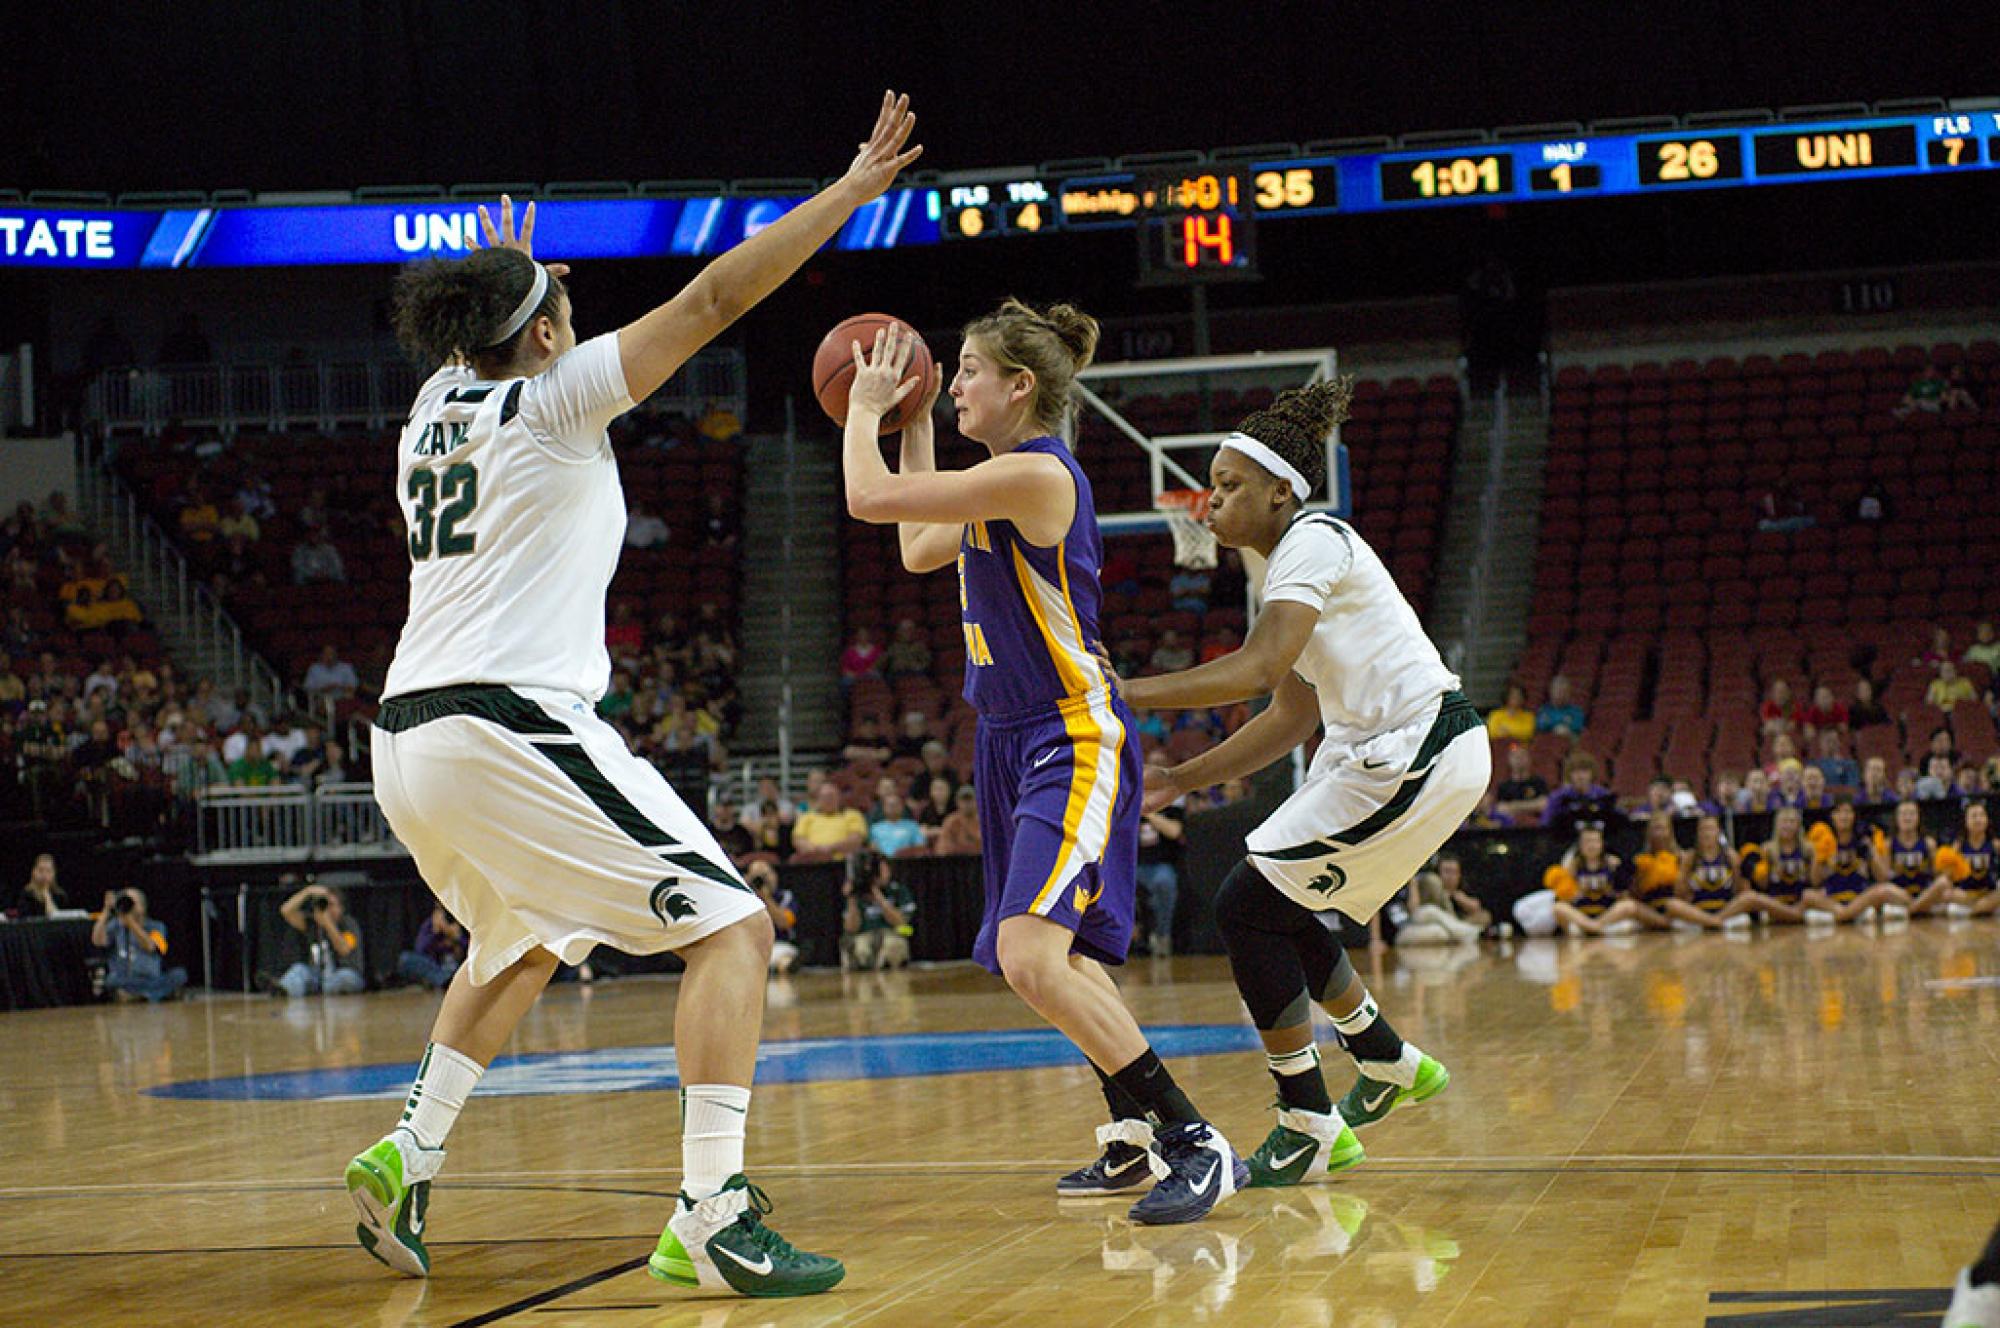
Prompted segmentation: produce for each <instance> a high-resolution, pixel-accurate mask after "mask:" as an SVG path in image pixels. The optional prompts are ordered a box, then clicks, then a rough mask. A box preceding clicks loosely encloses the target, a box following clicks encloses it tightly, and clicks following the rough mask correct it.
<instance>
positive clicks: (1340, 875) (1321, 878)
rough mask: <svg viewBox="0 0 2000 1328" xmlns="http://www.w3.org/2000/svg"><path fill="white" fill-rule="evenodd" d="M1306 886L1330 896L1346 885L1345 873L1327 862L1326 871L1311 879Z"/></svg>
mask: <svg viewBox="0 0 2000 1328" xmlns="http://www.w3.org/2000/svg"><path fill="white" fill-rule="evenodd" d="M1307 884H1308V885H1309V886H1311V887H1312V888H1313V889H1314V890H1317V891H1319V892H1320V893H1321V894H1323V895H1330V894H1332V893H1333V892H1334V891H1335V890H1338V889H1340V887H1341V886H1343V885H1346V884H1347V873H1346V872H1345V871H1343V870H1341V869H1340V868H1339V867H1336V866H1334V865H1333V864H1332V863H1330V862H1329V863H1327V864H1326V870H1325V871H1323V872H1321V873H1320V874H1319V875H1318V876H1315V877H1313V878H1312V880H1310V881H1308V882H1307Z"/></svg>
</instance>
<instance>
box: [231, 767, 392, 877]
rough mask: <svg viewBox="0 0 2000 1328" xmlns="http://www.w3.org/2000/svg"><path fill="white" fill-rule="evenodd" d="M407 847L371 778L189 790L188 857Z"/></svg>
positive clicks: (362, 852) (253, 857)
mask: <svg viewBox="0 0 2000 1328" xmlns="http://www.w3.org/2000/svg"><path fill="white" fill-rule="evenodd" d="M407 852H408V850H406V849H405V848H404V847H403V846H402V844H401V843H399V842H398V841H397V839H396V836H395V833H394V832H393V831H391V830H390V829H389V822H388V820H387V818H385V817H384V816H383V815H382V809H381V807H380V806H379V805H378V804H377V803H376V801H375V786H374V785H373V784H322V785H320V786H319V788H317V789H312V790H308V789H304V788H300V787H298V786H296V785H285V786H281V787H273V788H241V787H237V786H234V785H224V786H220V787H216V788H209V789H204V790H202V791H201V792H200V793H199V794H197V795H196V797H195V857H194V860H195V861H196V862H202V863H226V862H303V861H309V860H311V861H321V862H324V861H331V860H339V859H345V858H388V857H401V856H403V855H405V854H406V853H407Z"/></svg>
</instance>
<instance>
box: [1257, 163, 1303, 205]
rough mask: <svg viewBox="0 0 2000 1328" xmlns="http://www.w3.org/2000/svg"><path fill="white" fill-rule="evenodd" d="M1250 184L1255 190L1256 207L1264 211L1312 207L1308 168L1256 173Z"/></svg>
mask: <svg viewBox="0 0 2000 1328" xmlns="http://www.w3.org/2000/svg"><path fill="white" fill-rule="evenodd" d="M1251 183H1252V184H1253V185H1255V186H1256V188H1257V206H1258V207H1260V208H1262V209H1264V210H1265V211H1270V210H1271V209H1273V208H1299V207H1311V206H1312V201H1313V173H1312V171H1311V169H1310V168H1305V167H1301V168H1298V169H1295V170H1289V171H1258V172H1257V175H1256V177H1255V178H1254V179H1253V180H1252V181H1251Z"/></svg>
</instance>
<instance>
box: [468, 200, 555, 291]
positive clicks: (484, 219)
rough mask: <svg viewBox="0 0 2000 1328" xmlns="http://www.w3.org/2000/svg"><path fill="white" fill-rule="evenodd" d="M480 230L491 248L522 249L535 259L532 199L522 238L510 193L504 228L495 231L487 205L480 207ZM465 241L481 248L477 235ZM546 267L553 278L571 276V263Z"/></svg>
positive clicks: (502, 214) (503, 209)
mask: <svg viewBox="0 0 2000 1328" xmlns="http://www.w3.org/2000/svg"><path fill="white" fill-rule="evenodd" d="M479 230H480V233H481V234H483V235H484V236H485V237H486V247H487V248H488V249H519V250H520V251H521V252H522V253H524V254H526V255H527V256H528V257H530V258H533V257H534V256H535V202H534V200H533V199H529V200H528V206H527V209H526V210H525V211H524V212H523V213H522V214H521V233H520V234H519V235H516V234H514V200H513V199H512V198H511V197H510V196H508V195H506V194H502V195H500V226H499V228H498V229H497V230H496V229H495V228H494V225H493V218H492V217H491V216H490V215H488V213H487V211H486V205H485V204H484V203H481V204H480V205H479ZM465 242H466V247H467V248H471V249H477V248H478V247H479V240H478V239H477V238H476V237H474V236H471V235H468V236H466V237H465ZM542 266H543V267H546V268H547V269H548V270H549V275H550V276H552V277H565V276H568V275H569V264H568V263H544V264H542Z"/></svg>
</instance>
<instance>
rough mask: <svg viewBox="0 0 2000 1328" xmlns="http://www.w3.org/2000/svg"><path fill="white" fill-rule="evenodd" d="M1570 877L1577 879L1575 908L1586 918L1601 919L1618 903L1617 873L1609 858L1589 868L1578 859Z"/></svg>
mask: <svg viewBox="0 0 2000 1328" xmlns="http://www.w3.org/2000/svg"><path fill="white" fill-rule="evenodd" d="M1570 875H1572V876H1574V877H1576V902H1575V905H1574V907H1575V909H1576V911H1577V912H1579V913H1581V914H1583V915H1584V916H1585V917H1587V918H1595V917H1601V916H1602V915H1603V914H1605V913H1607V912H1609V911H1610V909H1611V906H1612V905H1613V904H1615V903H1617V902H1618V879H1617V873H1616V871H1614V870H1613V868H1612V866H1611V860H1610V859H1609V858H1606V859H1604V860H1603V861H1601V862H1599V863H1598V864H1597V865H1596V866H1595V867H1587V866H1585V865H1584V864H1583V861H1582V859H1578V860H1577V864H1576V867H1575V869H1574V870H1573V871H1571V873H1570Z"/></svg>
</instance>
